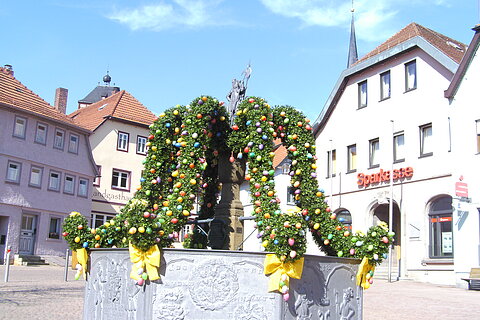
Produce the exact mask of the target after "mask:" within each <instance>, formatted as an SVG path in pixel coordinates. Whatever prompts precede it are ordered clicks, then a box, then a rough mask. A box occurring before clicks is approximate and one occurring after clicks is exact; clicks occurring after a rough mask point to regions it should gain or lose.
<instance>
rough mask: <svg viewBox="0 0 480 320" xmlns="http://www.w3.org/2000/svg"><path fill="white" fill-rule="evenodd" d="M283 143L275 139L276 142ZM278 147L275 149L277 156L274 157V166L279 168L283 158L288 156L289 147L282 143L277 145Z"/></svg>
mask: <svg viewBox="0 0 480 320" xmlns="http://www.w3.org/2000/svg"><path fill="white" fill-rule="evenodd" d="M277 142H278V143H281V141H275V143H277ZM277 146H278V147H277V148H276V149H275V151H274V153H275V157H273V161H272V162H273V168H275V169H276V168H277V167H278V166H279V165H280V164H281V163H282V162H283V160H285V158H286V157H287V153H288V152H287V148H285V147H284V146H283V145H282V144H280V145H277Z"/></svg>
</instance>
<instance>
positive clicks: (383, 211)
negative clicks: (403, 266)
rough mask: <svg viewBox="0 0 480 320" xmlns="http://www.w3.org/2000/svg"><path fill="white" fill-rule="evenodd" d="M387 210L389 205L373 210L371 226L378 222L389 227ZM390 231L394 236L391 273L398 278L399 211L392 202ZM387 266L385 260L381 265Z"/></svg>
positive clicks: (379, 205)
mask: <svg viewBox="0 0 480 320" xmlns="http://www.w3.org/2000/svg"><path fill="white" fill-rule="evenodd" d="M389 209H390V205H389V204H388V203H387V204H378V205H377V206H376V207H374V209H373V225H374V226H375V225H377V222H378V221H384V222H386V223H387V224H388V225H389V226H390V221H389ZM392 230H393V232H395V236H394V239H395V241H394V243H393V248H392V272H393V273H394V274H395V275H396V276H397V277H398V276H400V272H399V260H400V257H401V242H402V241H401V240H402V237H401V234H402V233H401V231H402V230H401V216H400V209H399V208H398V205H397V204H396V203H395V202H394V203H393V224H392ZM384 264H385V265H386V264H387V260H385V262H384V263H382V265H384Z"/></svg>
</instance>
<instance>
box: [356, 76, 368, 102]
mask: <svg viewBox="0 0 480 320" xmlns="http://www.w3.org/2000/svg"><path fill="white" fill-rule="evenodd" d="M366 106H367V80H365V81H362V82H360V83H359V84H358V108H359V109H360V108H364V107H366Z"/></svg>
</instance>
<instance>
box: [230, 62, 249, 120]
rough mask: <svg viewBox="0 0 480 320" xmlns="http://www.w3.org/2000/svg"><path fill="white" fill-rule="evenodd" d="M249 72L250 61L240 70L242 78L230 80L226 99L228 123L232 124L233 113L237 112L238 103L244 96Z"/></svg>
mask: <svg viewBox="0 0 480 320" xmlns="http://www.w3.org/2000/svg"><path fill="white" fill-rule="evenodd" d="M251 74H252V68H251V67H250V63H248V66H247V68H246V69H245V70H244V71H243V72H242V75H243V79H242V80H237V79H233V80H232V89H231V90H230V92H229V93H228V95H227V100H228V101H229V104H228V108H227V112H228V114H229V115H230V125H233V121H234V119H235V114H236V112H237V107H238V105H239V104H240V102H242V100H243V99H244V98H245V93H246V92H247V85H248V79H250V75H251Z"/></svg>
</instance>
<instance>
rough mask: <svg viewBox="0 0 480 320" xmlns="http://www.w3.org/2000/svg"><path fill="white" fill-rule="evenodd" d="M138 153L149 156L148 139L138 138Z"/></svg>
mask: <svg viewBox="0 0 480 320" xmlns="http://www.w3.org/2000/svg"><path fill="white" fill-rule="evenodd" d="M137 153H138V154H147V138H146V137H142V136H137Z"/></svg>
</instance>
